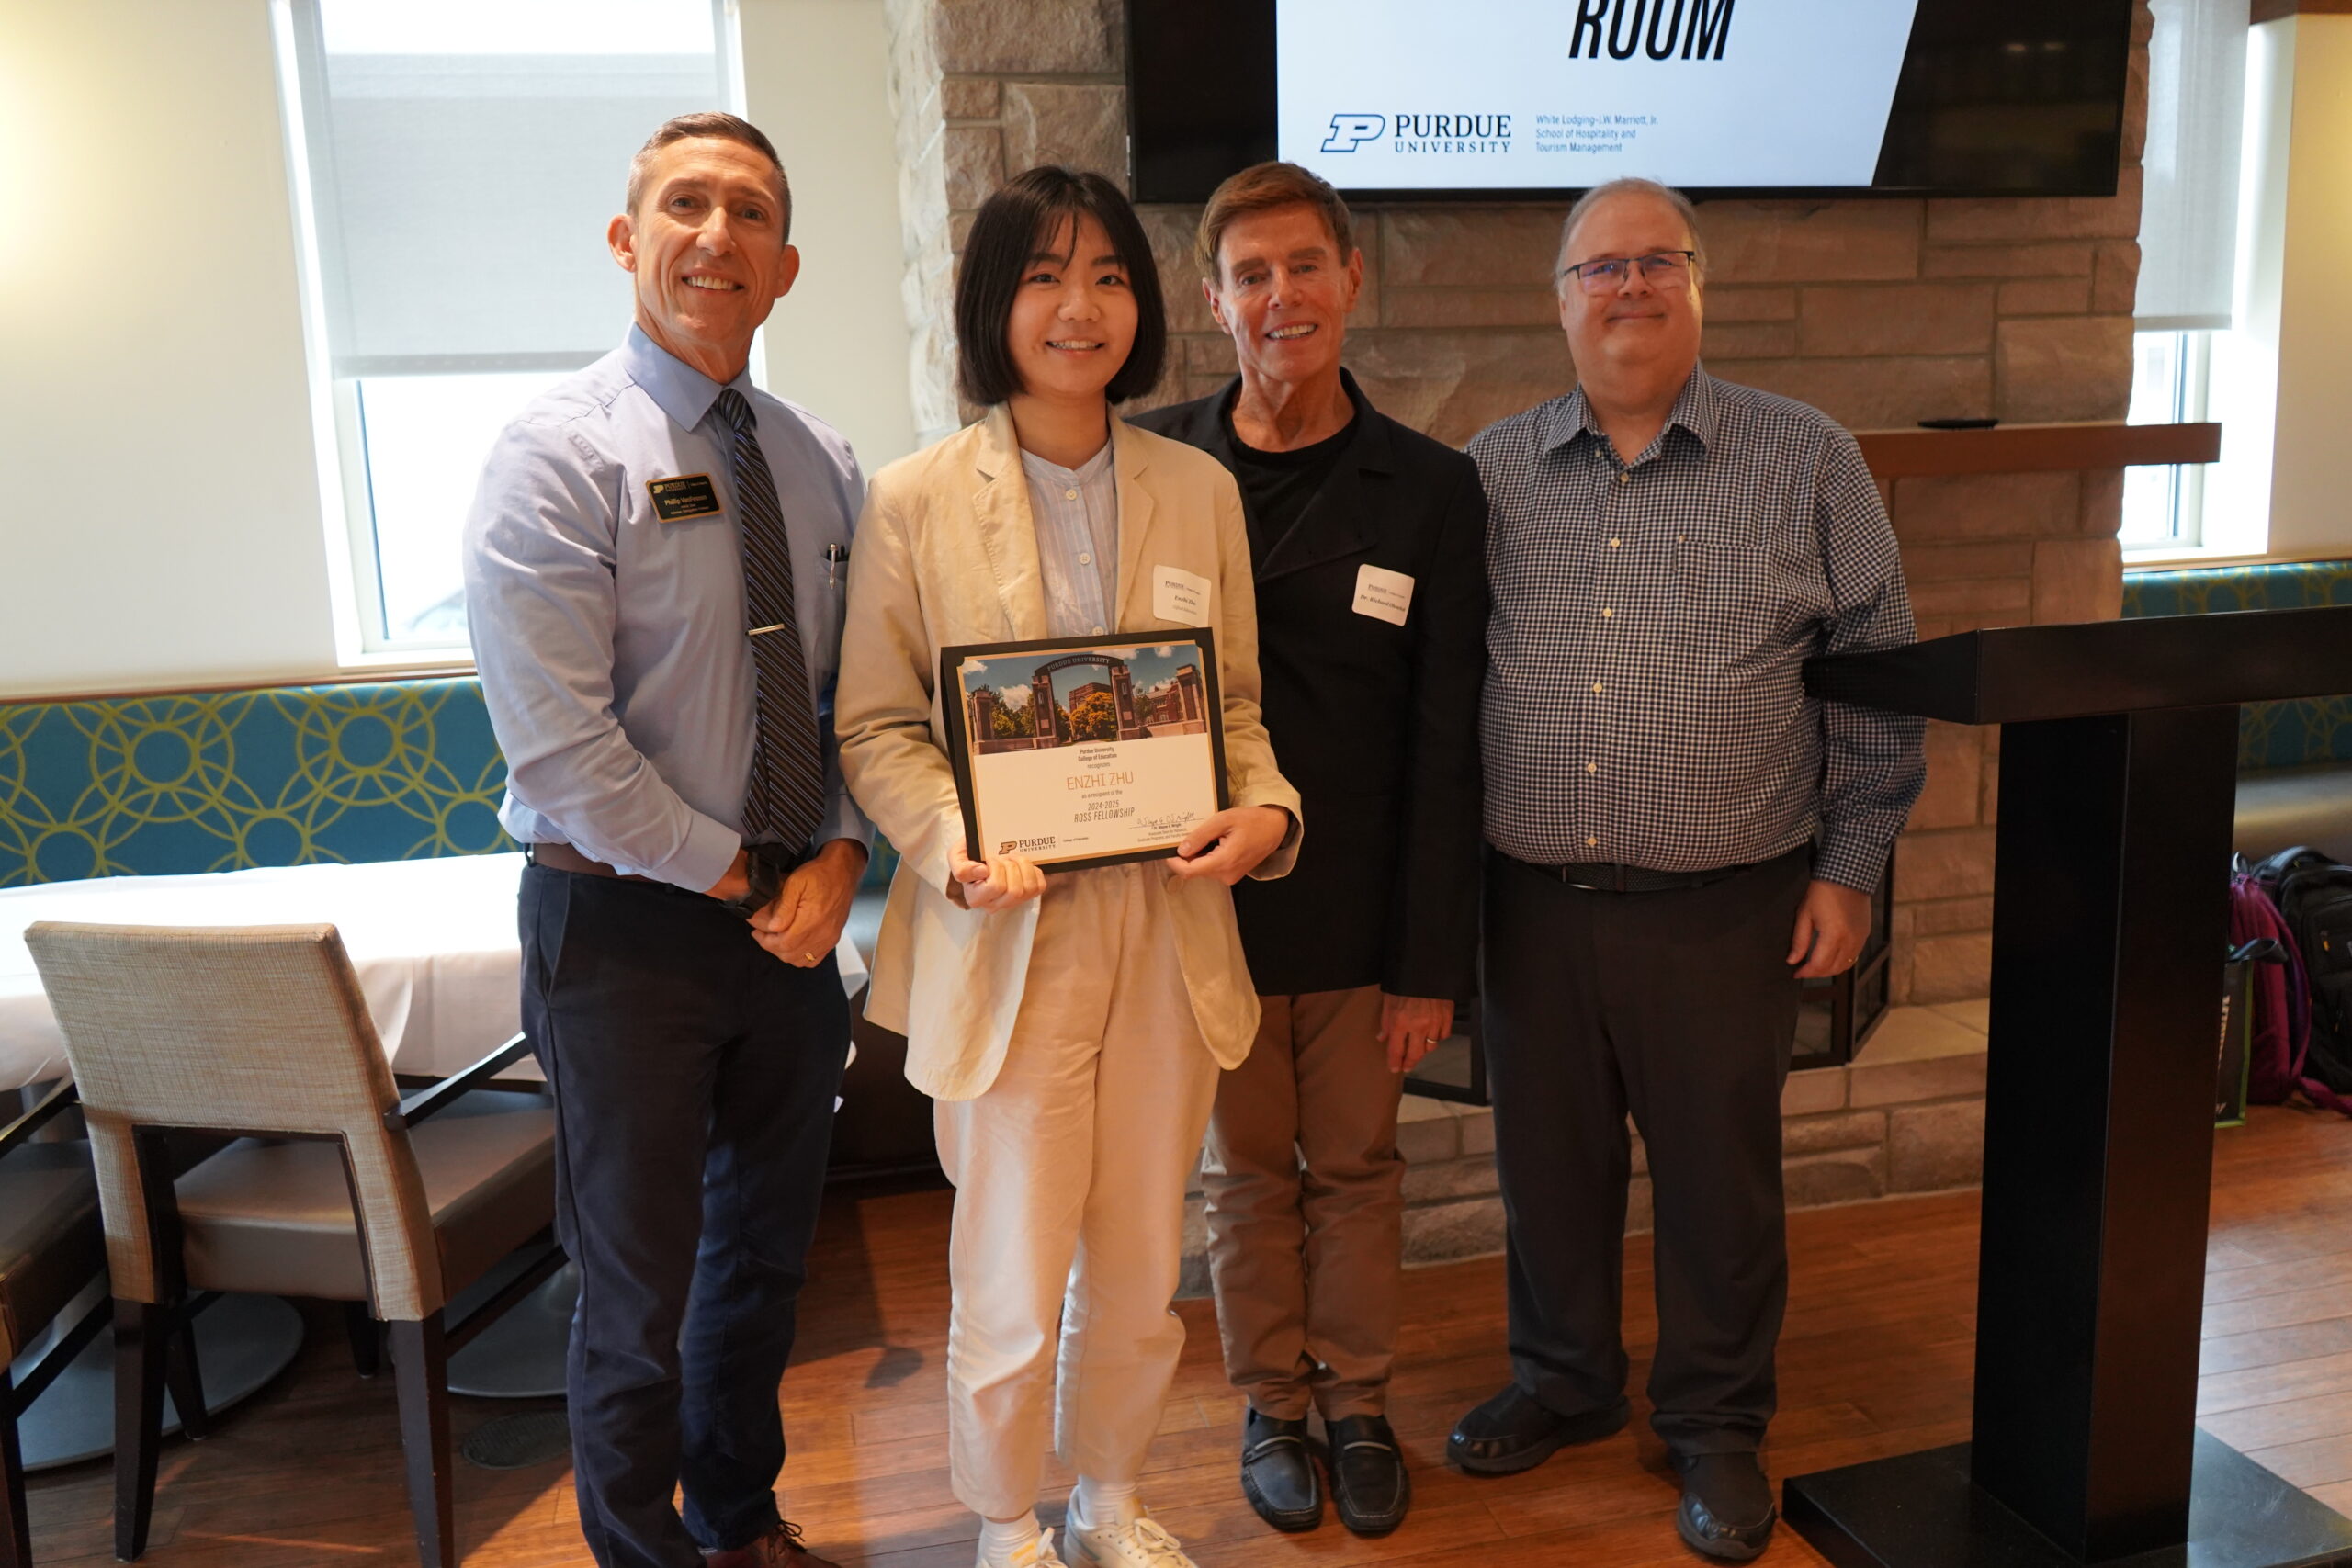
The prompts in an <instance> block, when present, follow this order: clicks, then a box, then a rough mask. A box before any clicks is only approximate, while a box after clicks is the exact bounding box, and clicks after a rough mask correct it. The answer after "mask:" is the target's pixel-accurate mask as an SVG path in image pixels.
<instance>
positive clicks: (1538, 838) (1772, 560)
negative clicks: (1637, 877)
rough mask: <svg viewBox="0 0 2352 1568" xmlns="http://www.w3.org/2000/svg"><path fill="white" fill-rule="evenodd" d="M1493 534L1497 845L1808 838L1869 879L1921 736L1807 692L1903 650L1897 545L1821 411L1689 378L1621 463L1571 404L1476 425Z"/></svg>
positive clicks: (1915, 768) (1542, 850)
mask: <svg viewBox="0 0 2352 1568" xmlns="http://www.w3.org/2000/svg"><path fill="white" fill-rule="evenodd" d="M1469 450H1470V456H1471V457H1472V458H1474V459H1475V460H1476V463H1477V465H1478V474H1479V477H1480V479H1483V480H1484V481H1485V484H1486V489H1487V502H1488V504H1489V506H1490V508H1491V509H1492V522H1491V523H1490V525H1489V526H1488V530H1487V568H1488V571H1489V574H1490V576H1491V578H1492V581H1493V592H1494V616H1493V620H1492V621H1491V623H1490V624H1489V627H1488V631H1487V649H1488V653H1489V655H1490V657H1491V660H1492V669H1491V671H1490V672H1489V673H1488V675H1487V690H1486V699H1485V704H1484V707H1483V709H1482V712H1481V724H1482V735H1483V744H1484V747H1485V753H1486V767H1487V839H1488V840H1490V841H1491V842H1492V843H1493V844H1494V845H1495V847H1496V848H1498V849H1499V850H1501V851H1502V852H1504V853H1505V854H1508V855H1512V856H1515V857H1516V858H1518V859H1520V860H1524V861H1532V862H1534V863H1538V864H1547V865H1551V864H1562V863H1570V862H1600V863H1619V864H1625V865H1636V866H1646V867H1649V868H1651V869H1653V870H1658V871H1703V870H1712V869H1714V868H1717V867H1722V866H1729V865H1744V864H1747V863H1752V862H1756V861H1762V860H1769V859H1770V858H1772V857H1773V856H1775V855H1778V854H1781V853H1782V852H1786V851H1789V850H1792V849H1795V848H1796V847H1798V846H1799V845H1801V844H1803V843H1804V842H1805V841H1806V840H1817V848H1816V852H1815V865H1814V874H1815V876H1818V877H1822V878H1825V879H1826V880H1828V881H1831V882H1836V883H1839V884H1842V885H1844V886H1849V887H1856V888H1863V889H1870V888H1873V887H1875V886H1877V883H1878V879H1879V877H1880V875H1881V874H1882V873H1883V871H1884V869H1885V865H1886V857H1887V854H1888V852H1889V851H1890V849H1891V848H1892V846H1893V844H1894V836H1895V834H1896V833H1897V832H1899V831H1901V829H1902V827H1903V822H1904V818H1905V817H1906V816H1907V815H1908V814H1909V812H1910V809H1911V803H1912V801H1913V800H1915V799H1916V798H1917V795H1918V793H1919V787H1920V785H1921V784H1922V783H1924V782H1925V779H1926V776H1927V769H1926V762H1925V761H1924V758H1923V755H1922V751H1921V745H1922V740H1923V739H1924V732H1925V728H1926V726H1925V723H1924V721H1922V720H1920V719H1916V718H1905V717H1899V716H1894V715H1890V714H1883V713H1874V712H1871V711H1869V710H1866V709H1861V708H1855V707H1849V706H1847V705H1843V704H1838V703H1826V704H1825V703H1820V702H1816V701H1815V700H1814V699H1812V698H1810V697H1808V696H1806V695H1805V694H1804V681H1803V679H1802V675H1801V670H1802V666H1803V664H1804V660H1806V659H1807V658H1809V657H1811V656H1813V655H1814V654H1816V653H1843V652H1848V651H1851V650H1855V649H1876V648H1888V647H1893V646H1897V645H1900V644H1903V643H1907V642H1910V641H1912V640H1913V638H1914V637H1915V636H1916V633H1915V631H1914V629H1913V626H1912V620H1911V602H1910V598H1909V595H1908V594H1907V593H1906V592H1905V590H1904V585H1903V571H1902V563H1901V561H1900V559H1899V558H1897V556H1896V552H1895V544H1894V529H1893V528H1892V527H1890V526H1889V525H1888V523H1887V519H1886V510H1885V508H1884V506H1883V505H1882V504H1881V503H1880V501H1879V494H1878V488H1877V486H1876V485H1875V484H1874V483H1873V482H1872V480H1871V476H1870V471H1869V470H1868V469H1867V468H1865V467H1864V466H1863V463H1862V456H1861V452H1860V448H1858V447H1857V446H1855V445H1854V438H1853V437H1852V436H1850V435H1849V434H1846V432H1845V431H1844V430H1843V429H1841V428H1839V427H1838V424H1837V423H1834V422H1833V421H1831V420H1830V419H1829V418H1828V417H1827V416H1826V415H1825V414H1823V413H1821V412H1818V411H1816V410H1814V409H1811V408H1808V407H1806V406H1805V405H1804V404H1803V403H1799V402H1794V401H1792V400H1789V399H1787V398H1781V397H1775V396H1773V395H1771V394H1770V393H1768V392H1759V391H1756V390H1754V389H1750V388H1747V387H1738V386H1734V385H1732V384H1731V383H1730V382H1728V381H1718V380H1716V379H1715V378H1713V377H1712V376H1709V375H1708V374H1707V373H1706V371H1705V370H1704V369H1700V370H1697V371H1695V372H1694V373H1693V374H1692V375H1691V379H1690V381H1689V383H1688V384H1687V385H1685V386H1684V388H1683V389H1682V392H1681V395H1680V396H1679V398H1678V399H1677V400H1676V401H1675V404H1674V411H1673V412H1672V413H1671V415H1669V416H1668V420H1667V423H1666V427H1665V429H1664V430H1662V431H1661V432H1660V433H1659V434H1658V436H1657V440H1655V441H1653V442H1652V443H1651V444H1650V446H1649V447H1648V449H1647V450H1645V451H1644V452H1642V453H1641V454H1640V455H1639V456H1638V457H1635V458H1634V460H1633V462H1632V463H1630V464H1628V463H1625V462H1623V461H1622V460H1620V458H1619V457H1618V455H1617V452H1616V450H1615V449H1614V448H1613V447H1612V446H1611V445H1610V442H1609V438H1608V437H1607V436H1606V435H1604V434H1602V433H1601V430H1600V423H1599V421H1598V420H1596V419H1595V418H1594V417H1593V414H1592V411H1591V408H1590V405H1589V404H1588V403H1587V402H1586V400H1585V396H1584V393H1583V391H1582V390H1581V389H1578V390H1577V391H1574V392H1571V393H1569V394H1568V395H1567V396H1566V397H1565V398H1555V399H1554V400H1552V401H1550V402H1548V403H1544V404H1542V405H1540V406H1539V407H1536V408H1532V409H1530V410H1528V411H1527V412H1525V413H1522V414H1515V415H1513V416H1512V417H1511V418H1510V419H1506V420H1502V421H1499V422H1498V423H1495V424H1491V425H1489V426H1487V428H1486V429H1485V430H1483V431H1481V432H1479V433H1478V434H1477V436H1476V438H1475V439H1473V440H1472V441H1471V443H1470V448H1469Z"/></svg>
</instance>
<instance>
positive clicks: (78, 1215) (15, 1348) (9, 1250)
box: [0, 1084, 107, 1568]
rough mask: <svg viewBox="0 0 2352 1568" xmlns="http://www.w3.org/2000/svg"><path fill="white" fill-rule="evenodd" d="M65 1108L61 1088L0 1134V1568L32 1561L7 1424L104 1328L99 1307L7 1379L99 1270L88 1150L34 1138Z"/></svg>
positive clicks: (13, 1433)
mask: <svg viewBox="0 0 2352 1568" xmlns="http://www.w3.org/2000/svg"><path fill="white" fill-rule="evenodd" d="M73 1105H74V1087H73V1086H72V1085H71V1084H62V1085H60V1086H58V1087H57V1088H55V1089H51V1090H50V1091H49V1093H48V1094H46V1095H45V1096H43V1097H42V1098H41V1100H40V1103H39V1104H37V1105H35V1106H34V1107H33V1108H32V1109H31V1110H29V1111H25V1112H24V1113H23V1114H22V1115H20V1116H18V1117H17V1119H16V1120H15V1121H13V1122H9V1123H8V1124H7V1125H6V1126H5V1127H0V1568H32V1561H33V1540H32V1526H31V1524H30V1522H29V1521H28V1519H27V1518H26V1517H25V1465H24V1455H23V1453H22V1451H21V1450H19V1449H18V1447H17V1416H20V1415H22V1414H23V1413H24V1412H25V1411H26V1410H27V1409H28V1408H30V1406H31V1404H32V1402H33V1401H34V1400H36V1399H39V1398H40V1395H41V1391H42V1390H43V1389H45V1388H47V1387H48V1386H49V1384H50V1382H51V1381H52V1380H53V1379H54V1378H55V1377H56V1376H57V1374H58V1373H59V1372H61V1371H63V1370H64V1369H65V1367H66V1366H67V1364H68V1363H70V1362H71V1361H72V1360H73V1359H74V1357H75V1356H78V1355H80V1354H81V1352H82V1348H83V1347H85V1345H87V1344H88V1343H89V1342H90V1340H91V1339H92V1337H95V1336H96V1334H97V1332H98V1331H99V1330H100V1329H102V1328H104V1327H105V1326H106V1322H107V1303H105V1302H104V1301H100V1302H99V1303H97V1304H96V1305H95V1306H93V1307H91V1308H89V1309H88V1310H87V1311H86V1312H85V1313H84V1314H82V1316H81V1317H80V1318H79V1319H78V1320H77V1321H76V1322H75V1323H74V1325H72V1326H71V1327H70V1328H69V1329H68V1330H67V1331H66V1332H65V1334H64V1335H62V1337H59V1338H58V1339H56V1340H54V1341H52V1342H51V1345H50V1347H49V1348H48V1349H47V1350H46V1351H45V1352H44V1353H43V1354H42V1356H41V1358H40V1360H39V1361H38V1362H36V1363H35V1364H34V1365H33V1366H32V1367H31V1368H30V1369H29V1370H28V1372H27V1373H26V1376H25V1380H24V1381H23V1382H14V1381H13V1380H12V1379H11V1378H10V1376H9V1367H10V1364H11V1363H12V1362H14V1361H15V1360H16V1359H17V1357H18V1356H21V1355H24V1354H25V1353H27V1351H28V1350H29V1349H30V1348H31V1345H32V1342H33V1340H34V1339H35V1338H37V1337H39V1336H40V1333H41V1332H42V1330H44V1329H46V1328H48V1327H49V1326H50V1325H51V1324H52V1323H55V1322H56V1321H57V1320H58V1317H59V1314H62V1313H63V1312H64V1311H65V1310H66V1309H67V1308H68V1307H70V1306H72V1305H73V1303H74V1297H76V1296H78V1295H80V1294H81V1293H82V1291H83V1289H84V1287H85V1286H87V1285H88V1284H89V1283H90V1282H91V1281H92V1280H96V1278H97V1277H98V1272H99V1270H100V1269H104V1268H105V1267H106V1264H107V1252H106V1233H105V1232H104V1231H103V1230H102V1229H100V1227H99V1224H98V1184H97V1180H96V1178H95V1177H94V1176H93V1175H92V1174H91V1171H90V1146H89V1145H87V1144H85V1143H84V1142H82V1141H81V1140H80V1139H78V1138H74V1139H67V1140H59V1141H48V1142H44V1141H39V1140H36V1139H35V1137H34V1134H37V1133H39V1132H40V1131H41V1129H42V1128H43V1127H45V1126H48V1125H50V1124H51V1122H54V1121H55V1119H56V1118H58V1117H59V1116H60V1115H62V1113H64V1112H66V1111H71V1110H72V1109H73Z"/></svg>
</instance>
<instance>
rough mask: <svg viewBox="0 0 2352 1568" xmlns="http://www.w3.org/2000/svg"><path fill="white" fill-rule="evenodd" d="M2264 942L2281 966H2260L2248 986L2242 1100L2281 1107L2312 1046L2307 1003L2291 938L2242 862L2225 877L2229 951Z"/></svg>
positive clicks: (2294, 1086) (2267, 895)
mask: <svg viewBox="0 0 2352 1568" xmlns="http://www.w3.org/2000/svg"><path fill="white" fill-rule="evenodd" d="M2265 941H2268V942H2272V943H2273V944H2274V945H2275V946H2277V947H2278V949H2279V952H2280V955H2281V958H2282V960H2283V961H2282V962H2280V963H2278V964H2263V965H2262V966H2261V967H2260V968H2258V969H2256V971H2255V972H2254V974H2253V975H2252V976H2250V977H2249V980H2248V986H2247V988H2248V991H2249V992H2250V999H2251V1002H2252V1006H2251V1007H2249V1008H2248V1009H2247V1027H2246V1088H2245V1097H2246V1100H2247V1101H2248V1102H2249V1103H2250V1104H2255V1105H2283V1104H2285V1103H2286V1102H2287V1101H2288V1100H2291V1099H2293V1098H2294V1096H2295V1090H2296V1089H2297V1087H2298V1085H2299V1083H2300V1080H2301V1077H2302V1074H2303V1057H2304V1055H2305V1054H2306V1053H2307V1052H2308V1051H2309V1049H2310V1046H2311V1030H2312V1018H2311V1000H2310V996H2309V993H2308V991H2307V990H2306V989H2305V987H2304V983H2303V964H2302V960H2301V958H2299V957H2297V956H2296V953H2295V935H2294V932H2292V931H2290V930H2288V928H2287V918H2286V917H2285V916H2284V915H2281V914H2280V913H2279V912H2278V904H2277V903H2275V902H2273V901H2272V899H2271V897H2270V892H2269V889H2267V888H2266V887H2264V886H2262V884H2261V883H2259V882H2257V881H2256V880H2255V877H2254V869H2253V867H2251V866H2249V865H2248V864H2247V863H2245V860H2244V858H2243V857H2241V858H2240V859H2239V860H2238V861H2237V863H2236V867H2235V870H2234V873H2233V874H2232V876H2231V877H2230V945H2231V946H2232V947H2233V948H2235V949H2245V948H2249V947H2252V946H2254V945H2255V944H2256V943H2257V942H2265Z"/></svg>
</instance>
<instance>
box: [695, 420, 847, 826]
mask: <svg viewBox="0 0 2352 1568" xmlns="http://www.w3.org/2000/svg"><path fill="white" fill-rule="evenodd" d="M714 406H715V407H716V408H717V409H718V415H719V417H720V418H721V419H724V420H725V421H726V422H727V423H728V424H729V426H731V427H732V428H733V430H734V434H735V441H734V448H733V452H732V455H731V461H732V464H733V468H734V472H735V509H736V521H737V523H738V525H739V531H740V532H741V535H742V538H743V611H744V615H745V616H746V622H745V624H746V626H748V627H749V628H750V634H751V639H752V673H753V676H754V681H753V693H752V696H753V700H752V711H753V714H754V716H755V717H754V723H753V739H752V777H751V782H750V784H749V786H748V787H747V788H746V789H745V791H744V795H743V841H744V842H745V843H747V844H762V843H773V844H781V845H782V846H783V847H784V848H785V849H786V850H787V851H789V852H792V853H794V854H798V853H799V852H801V851H803V850H805V849H807V848H808V847H809V840H810V839H812V838H814V837H815V836H816V833H817V825H818V824H819V823H820V822H821V821H823V820H824V817H825V755H824V750H823V749H822V748H821V746H820V744H819V742H818V738H817V710H816V707H815V705H813V704H812V703H811V702H810V701H809V658H808V655H807V653H806V652H805V651H804V650H803V649H801V646H800V621H799V617H798V616H797V615H795V614H794V613H793V597H792V542H791V540H790V538H789V537H787V536H786V533H785V528H784V508H783V507H782V506H780V505H778V504H777V502H776V498H775V476H773V475H772V474H770V473H769V472H768V459H767V454H766V453H764V452H763V451H761V450H760V433H759V427H758V425H757V423H756V422H755V421H754V419H753V417H752V405H751V404H750V403H749V402H748V401H746V400H744V398H743V395H742V394H741V392H738V391H736V390H735V389H733V388H731V387H730V388H729V389H726V390H724V391H722V392H720V393H719V394H718V402H717V404H716V405H714Z"/></svg>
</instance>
